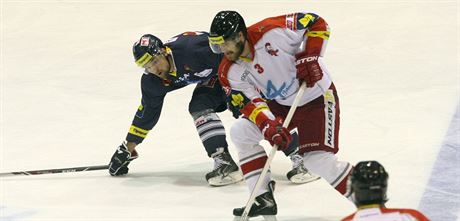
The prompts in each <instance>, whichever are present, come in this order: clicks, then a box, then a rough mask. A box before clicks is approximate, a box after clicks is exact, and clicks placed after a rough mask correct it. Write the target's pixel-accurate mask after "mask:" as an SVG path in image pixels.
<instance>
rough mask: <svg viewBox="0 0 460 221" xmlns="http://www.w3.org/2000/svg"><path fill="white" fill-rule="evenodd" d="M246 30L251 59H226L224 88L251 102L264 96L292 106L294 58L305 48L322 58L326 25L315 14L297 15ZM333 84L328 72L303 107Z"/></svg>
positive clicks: (222, 77)
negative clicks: (240, 94)
mask: <svg viewBox="0 0 460 221" xmlns="http://www.w3.org/2000/svg"><path fill="white" fill-rule="evenodd" d="M247 31H248V41H249V44H250V46H251V52H252V56H253V57H252V60H250V59H244V58H240V59H239V60H238V61H236V62H231V61H229V60H228V59H226V58H224V59H223V60H222V62H221V64H220V68H219V79H220V81H221V83H222V86H223V87H224V89H227V92H229V91H230V89H232V90H236V91H240V92H242V93H243V94H244V95H245V96H246V97H247V98H249V100H254V99H257V98H261V95H260V93H262V94H263V95H264V97H265V98H266V99H268V100H276V102H278V103H280V104H282V105H286V106H291V104H292V103H293V100H294V98H295V96H296V92H297V91H298V89H299V86H300V85H299V81H298V80H297V79H296V67H295V55H296V54H297V53H298V52H299V51H300V50H301V48H302V47H303V48H305V50H307V53H308V54H311V55H320V56H321V55H322V54H323V52H324V49H325V46H326V43H327V40H328V38H329V28H328V26H327V23H326V22H325V21H324V20H323V19H322V18H321V17H319V16H317V15H315V14H312V13H295V14H288V15H282V16H278V17H271V18H267V19H265V20H263V21H261V22H259V23H256V24H254V25H252V26H250V27H249V28H248V29H247ZM302 50H303V49H302ZM320 61H321V60H320ZM320 64H321V63H320ZM322 68H323V70H325V67H324V66H323V65H322ZM331 83H332V80H331V78H330V77H329V75H328V74H327V71H325V73H324V76H323V78H322V79H321V80H320V81H319V82H318V83H317V84H316V85H315V86H314V87H312V88H307V90H306V91H305V93H304V95H303V97H302V99H301V101H300V105H304V104H306V103H308V102H309V101H312V100H314V99H315V98H317V97H319V96H321V95H323V93H324V92H325V91H326V90H327V89H328V88H329V86H330V85H331ZM265 114H266V115H271V114H270V113H265ZM270 118H272V117H270Z"/></svg>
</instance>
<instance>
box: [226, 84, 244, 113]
mask: <svg viewBox="0 0 460 221" xmlns="http://www.w3.org/2000/svg"><path fill="white" fill-rule="evenodd" d="M226 101H227V108H228V109H229V110H230V111H231V112H232V115H233V117H234V118H235V119H238V117H240V115H241V114H242V113H241V111H240V110H241V108H243V107H244V106H245V105H246V104H247V103H248V102H250V100H249V98H247V97H246V96H245V95H244V94H243V93H242V92H240V91H236V90H231V92H230V94H229V95H228V96H227V98H226Z"/></svg>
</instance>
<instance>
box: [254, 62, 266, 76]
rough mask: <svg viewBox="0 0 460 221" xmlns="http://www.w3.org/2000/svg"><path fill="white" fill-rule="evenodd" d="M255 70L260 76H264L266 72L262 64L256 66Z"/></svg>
mask: <svg viewBox="0 0 460 221" xmlns="http://www.w3.org/2000/svg"><path fill="white" fill-rule="evenodd" d="M254 68H255V69H256V70H257V72H258V73H259V74H262V73H263V72H264V68H263V67H262V66H260V64H255V65H254Z"/></svg>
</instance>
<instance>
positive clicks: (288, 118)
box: [240, 82, 307, 221]
mask: <svg viewBox="0 0 460 221" xmlns="http://www.w3.org/2000/svg"><path fill="white" fill-rule="evenodd" d="M306 86H307V85H306V82H302V85H301V86H300V88H299V91H298V92H297V95H296V97H295V99H294V102H292V106H291V108H290V109H289V112H288V114H287V116H286V119H285V121H284V123H283V127H285V128H287V127H288V126H289V123H290V122H291V119H292V116H294V112H295V110H296V109H297V106H298V105H299V102H300V98H301V97H302V95H303V93H304V92H305V88H306ZM277 150H278V145H276V144H275V145H274V146H273V147H272V149H271V151H270V155H269V156H268V159H267V161H266V162H265V166H264V168H263V169H262V173H260V176H259V179H257V183H256V186H255V187H254V190H252V193H251V196H250V197H249V200H248V202H247V203H246V208H245V209H244V212H243V214H242V215H241V219H240V221H247V220H248V215H249V211H250V209H251V207H252V204H253V203H254V200H255V198H256V194H257V193H258V192H259V189H260V186H261V185H262V180H264V178H265V175H266V174H267V171H268V168H269V167H270V164H271V162H272V160H273V158H274V157H275V154H276V151H277Z"/></svg>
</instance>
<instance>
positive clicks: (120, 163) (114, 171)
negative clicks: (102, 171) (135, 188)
mask: <svg viewBox="0 0 460 221" xmlns="http://www.w3.org/2000/svg"><path fill="white" fill-rule="evenodd" d="M137 157H138V154H137V152H136V151H134V152H133V153H132V154H131V153H130V152H129V151H128V147H127V146H126V141H125V142H123V143H122V144H121V145H120V146H118V148H117V150H116V151H115V153H114V154H113V156H112V159H110V163H109V173H110V175H112V176H120V175H124V174H127V173H128V170H129V169H128V165H129V163H130V162H131V161H133V160H134V159H136V158H137Z"/></svg>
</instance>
